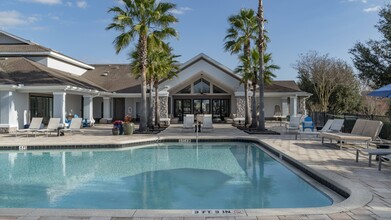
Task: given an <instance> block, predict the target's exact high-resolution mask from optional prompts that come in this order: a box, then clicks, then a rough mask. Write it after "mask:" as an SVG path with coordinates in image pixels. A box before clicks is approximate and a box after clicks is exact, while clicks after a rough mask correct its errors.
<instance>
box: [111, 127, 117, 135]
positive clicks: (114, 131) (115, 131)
mask: <svg viewBox="0 0 391 220" xmlns="http://www.w3.org/2000/svg"><path fill="white" fill-rule="evenodd" d="M111 131H112V132H113V135H119V128H113V129H111Z"/></svg>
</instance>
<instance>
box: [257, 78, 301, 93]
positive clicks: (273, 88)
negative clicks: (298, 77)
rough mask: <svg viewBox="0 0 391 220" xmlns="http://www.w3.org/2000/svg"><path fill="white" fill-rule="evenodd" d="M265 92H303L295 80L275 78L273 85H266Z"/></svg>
mask: <svg viewBox="0 0 391 220" xmlns="http://www.w3.org/2000/svg"><path fill="white" fill-rule="evenodd" d="M264 91H265V92H302V91H301V90H300V88H299V86H298V85H297V84H296V82H295V81H293V80H274V81H273V82H272V84H271V85H265V90H264Z"/></svg>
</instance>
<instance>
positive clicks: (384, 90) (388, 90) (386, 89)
mask: <svg viewBox="0 0 391 220" xmlns="http://www.w3.org/2000/svg"><path fill="white" fill-rule="evenodd" d="M368 95H369V96H379V97H385V98H391V84H388V85H386V86H383V87H381V88H380V89H376V90H374V91H372V92H370V93H368Z"/></svg>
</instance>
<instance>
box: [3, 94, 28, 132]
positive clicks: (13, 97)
mask: <svg viewBox="0 0 391 220" xmlns="http://www.w3.org/2000/svg"><path fill="white" fill-rule="evenodd" d="M0 100H1V101H0V104H1V105H0V124H3V125H8V126H9V127H16V128H23V125H24V122H25V121H26V122H28V119H25V112H26V113H27V112H28V110H29V101H28V94H23V93H16V92H12V91H0Z"/></svg>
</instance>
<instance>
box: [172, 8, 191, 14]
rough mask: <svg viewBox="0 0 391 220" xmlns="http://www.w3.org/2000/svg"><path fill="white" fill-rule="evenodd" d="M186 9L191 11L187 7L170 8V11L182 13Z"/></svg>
mask: <svg viewBox="0 0 391 220" xmlns="http://www.w3.org/2000/svg"><path fill="white" fill-rule="evenodd" d="M186 11H191V8H189V7H179V8H175V9H173V10H171V13H173V14H177V15H181V14H184V13H185V12H186Z"/></svg>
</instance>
